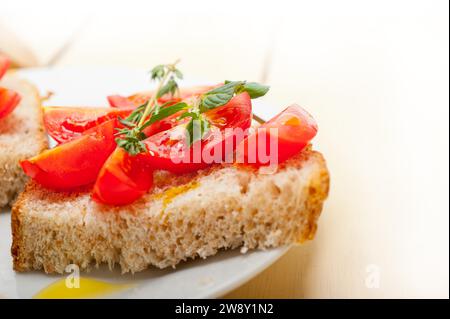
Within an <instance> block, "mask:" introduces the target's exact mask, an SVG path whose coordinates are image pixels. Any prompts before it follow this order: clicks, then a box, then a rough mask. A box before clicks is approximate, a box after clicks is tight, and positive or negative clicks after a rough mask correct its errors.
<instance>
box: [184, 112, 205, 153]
mask: <svg viewBox="0 0 450 319" xmlns="http://www.w3.org/2000/svg"><path fill="white" fill-rule="evenodd" d="M209 129H210V124H209V122H208V121H207V120H206V119H204V118H203V117H202V116H198V118H192V119H191V120H190V121H189V123H188V124H187V125H186V134H187V136H186V139H187V145H188V147H191V146H192V144H194V143H195V142H196V141H198V140H201V139H202V138H203V136H205V134H206V133H208V131H209Z"/></svg>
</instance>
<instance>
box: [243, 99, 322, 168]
mask: <svg viewBox="0 0 450 319" xmlns="http://www.w3.org/2000/svg"><path fill="white" fill-rule="evenodd" d="M271 129H273V131H271ZM317 130H318V128H317V124H316V121H315V120H314V118H313V117H312V116H311V115H310V114H309V113H308V112H307V111H305V110H304V109H303V108H301V107H300V106H298V105H291V106H289V107H287V108H286V109H285V110H284V111H282V112H281V113H279V114H278V115H277V116H275V117H274V118H272V119H271V120H270V121H268V122H266V123H264V124H263V125H261V126H260V127H259V128H258V129H257V130H256V132H254V133H253V134H251V135H250V136H248V137H247V138H246V139H245V140H244V141H243V142H242V143H241V145H239V146H238V148H237V151H236V153H237V155H236V158H237V161H238V163H245V164H248V165H251V166H255V167H260V166H264V165H268V164H279V163H282V162H284V161H286V160H287V159H289V158H290V157H292V156H294V155H296V154H298V153H299V152H300V151H302V150H303V149H304V148H305V147H306V146H307V145H308V144H309V142H310V141H311V140H312V139H313V138H314V136H316V134H317ZM261 135H263V136H261ZM264 141H265V142H264ZM270 141H273V142H276V143H278V148H277V150H275V149H271V143H270ZM275 151H276V154H274V155H275V156H276V157H275V158H274V159H271V161H272V162H271V163H270V162H267V161H265V159H264V158H261V157H260V156H259V154H267V155H269V154H271V152H275ZM267 160H268V158H267ZM274 162H275V163H274Z"/></svg>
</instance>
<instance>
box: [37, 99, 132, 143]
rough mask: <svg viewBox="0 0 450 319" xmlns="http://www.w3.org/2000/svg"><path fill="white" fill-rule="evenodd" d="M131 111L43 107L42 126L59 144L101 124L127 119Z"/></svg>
mask: <svg viewBox="0 0 450 319" xmlns="http://www.w3.org/2000/svg"><path fill="white" fill-rule="evenodd" d="M131 112H132V109H130V108H128V109H115V108H107V107H105V108H91V107H85V108H81V107H44V124H45V127H46V129H47V132H48V134H49V135H50V136H51V137H53V138H54V139H55V140H56V141H57V142H59V143H65V142H67V141H70V140H73V139H74V138H76V137H79V136H81V135H82V134H83V132H85V131H87V130H88V129H91V128H93V127H95V126H97V125H99V124H101V123H104V122H106V121H109V120H111V119H116V118H118V117H119V116H120V117H121V118H125V117H127V116H128V115H129V114H130V113H131Z"/></svg>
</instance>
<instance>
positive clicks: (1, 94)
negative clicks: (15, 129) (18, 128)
mask: <svg viewBox="0 0 450 319" xmlns="http://www.w3.org/2000/svg"><path fill="white" fill-rule="evenodd" d="M21 99H22V97H21V96H20V94H19V93H17V92H15V91H13V90H10V89H6V88H2V87H0V119H2V118H5V117H6V116H8V115H9V114H10V113H11V112H12V111H14V109H15V108H16V106H17V105H19V103H20V101H21Z"/></svg>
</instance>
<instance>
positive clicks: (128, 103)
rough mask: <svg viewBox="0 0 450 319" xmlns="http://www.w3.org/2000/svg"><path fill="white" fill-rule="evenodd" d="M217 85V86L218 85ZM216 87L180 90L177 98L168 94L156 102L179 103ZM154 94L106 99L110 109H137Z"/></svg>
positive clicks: (144, 93) (147, 93) (118, 96)
mask: <svg viewBox="0 0 450 319" xmlns="http://www.w3.org/2000/svg"><path fill="white" fill-rule="evenodd" d="M218 85H219V84H218ZM218 85H203V86H194V87H190V88H182V89H180V96H179V97H177V98H174V97H172V96H171V95H169V94H166V95H164V96H162V97H161V98H159V99H158V102H159V103H160V104H163V103H167V102H171V101H172V102H173V103H176V102H179V101H182V100H185V99H187V98H190V97H191V96H193V95H198V94H202V93H204V92H207V91H209V90H211V89H213V88H214V87H216V86H218ZM153 94H154V92H151V91H148V92H140V93H136V94H133V95H130V96H122V95H110V96H108V97H107V99H108V102H109V105H111V106H112V107H118V108H123V107H125V108H127V107H138V106H141V105H142V104H144V103H146V102H147V101H148V100H149V99H150V97H151V96H152V95H153Z"/></svg>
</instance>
